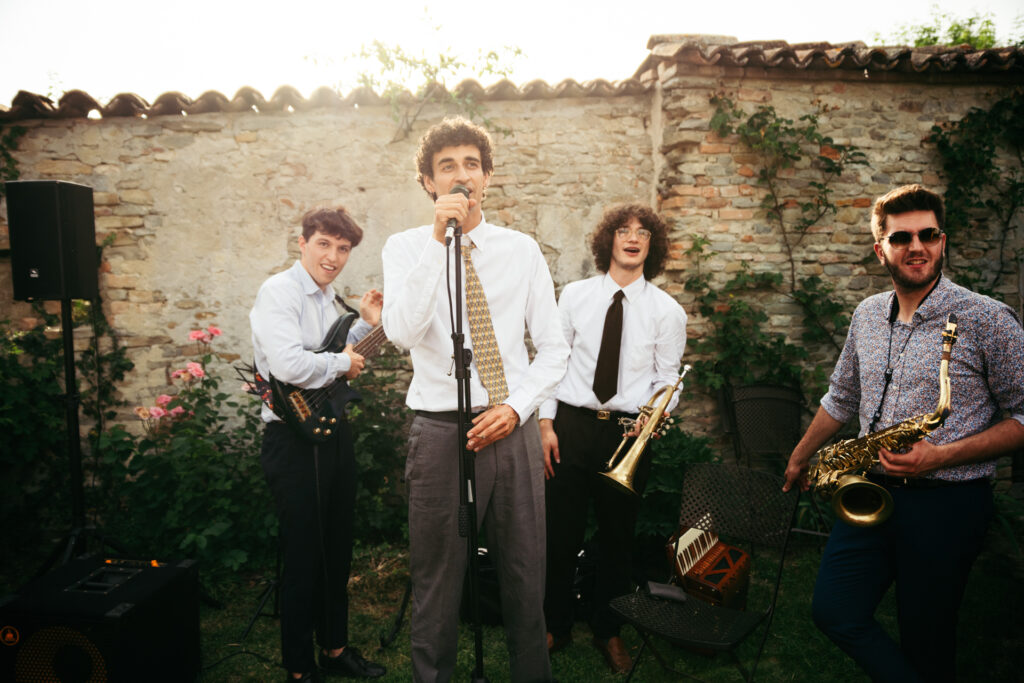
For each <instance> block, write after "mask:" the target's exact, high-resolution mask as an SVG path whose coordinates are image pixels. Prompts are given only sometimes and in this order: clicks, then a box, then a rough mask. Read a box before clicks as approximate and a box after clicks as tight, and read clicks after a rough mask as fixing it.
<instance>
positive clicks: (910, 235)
mask: <svg viewBox="0 0 1024 683" xmlns="http://www.w3.org/2000/svg"><path fill="white" fill-rule="evenodd" d="M914 235H917V239H919V240H921V244H923V245H925V246H931V245H932V244H935V243H936V242H938V241H939V238H940V237H942V231H941V230H939V229H938V228H924V229H923V230H918V231H917V232H910V231H909V230H897V231H896V232H894V233H892V234H889V235H885V236H884V237H882V238H881V239H880V240H879V242H881V241H882V240H889V246H890V247H892V248H893V249H906V248H907V247H909V246H910V243H911V242H913V241H914Z"/></svg>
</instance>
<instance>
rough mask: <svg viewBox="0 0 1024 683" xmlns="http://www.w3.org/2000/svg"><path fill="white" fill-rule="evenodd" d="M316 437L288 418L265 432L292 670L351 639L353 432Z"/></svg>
mask: <svg viewBox="0 0 1024 683" xmlns="http://www.w3.org/2000/svg"><path fill="white" fill-rule="evenodd" d="M337 432H338V433H337V436H336V437H335V438H333V439H331V440H330V441H328V442H327V443H323V444H319V445H315V444H312V443H310V442H308V441H306V440H304V439H302V438H300V437H298V436H297V435H295V433H294V432H292V430H291V429H290V428H289V427H288V426H287V425H285V424H284V423H280V422H272V423H269V424H267V426H266V429H265V431H264V432H263V452H262V455H261V456H260V463H261V464H262V465H263V473H264V474H265V475H266V478H267V484H268V485H269V486H270V493H271V495H272V496H273V498H274V503H275V505H276V507H277V515H278V520H279V521H280V541H281V556H282V558H283V560H284V567H283V569H282V575H281V656H282V659H283V661H284V667H285V669H287V670H288V671H291V672H301V673H306V672H309V671H313V670H314V669H315V667H316V663H315V659H314V649H313V633H314V630H315V632H316V640H317V643H318V644H319V645H320V647H322V648H325V649H335V648H339V647H344V646H345V645H347V644H348V577H349V572H350V570H351V567H352V523H353V515H354V510H355V498H356V478H355V457H354V454H353V450H352V434H351V431H350V430H349V426H348V423H347V422H342V423H340V425H339V429H338V430H337Z"/></svg>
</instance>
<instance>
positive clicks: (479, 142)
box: [416, 116, 494, 199]
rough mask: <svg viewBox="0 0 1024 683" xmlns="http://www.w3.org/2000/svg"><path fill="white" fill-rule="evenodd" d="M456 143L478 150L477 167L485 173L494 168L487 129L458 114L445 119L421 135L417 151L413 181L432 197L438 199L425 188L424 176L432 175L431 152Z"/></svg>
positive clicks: (432, 156)
mask: <svg viewBox="0 0 1024 683" xmlns="http://www.w3.org/2000/svg"><path fill="white" fill-rule="evenodd" d="M459 145H473V146H475V147H476V148H477V149H478V150H480V166H481V168H482V169H483V172H484V174H488V173H491V172H492V171H493V170H494V157H493V156H492V148H491V136H490V135H488V134H487V131H486V130H484V129H483V128H482V127H480V126H478V125H476V124H475V123H473V122H472V121H470V120H469V119H466V118H463V117H461V116H454V117H451V118H446V119H444V120H443V121H441V122H440V123H436V124H434V125H433V126H431V127H430V130H428V131H427V132H426V133H424V134H423V137H422V138H420V147H419V149H418V150H416V181H417V182H418V183H419V184H420V186H421V187H422V188H423V189H424V191H425V192H426V193H427V194H428V195H430V198H431V199H437V195H436V194H434V193H433V192H431V191H430V190H428V189H427V186H426V185H425V184H424V183H423V179H424V178H431V179H432V178H433V177H434V155H435V154H437V153H438V152H440V151H441V150H442V149H444V148H445V147H458V146H459Z"/></svg>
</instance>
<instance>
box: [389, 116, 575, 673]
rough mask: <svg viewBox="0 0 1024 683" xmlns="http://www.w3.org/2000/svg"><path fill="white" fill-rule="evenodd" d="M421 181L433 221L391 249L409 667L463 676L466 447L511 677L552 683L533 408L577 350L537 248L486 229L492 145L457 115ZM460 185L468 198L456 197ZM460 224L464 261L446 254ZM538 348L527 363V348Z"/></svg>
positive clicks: (422, 163)
mask: <svg viewBox="0 0 1024 683" xmlns="http://www.w3.org/2000/svg"><path fill="white" fill-rule="evenodd" d="M417 170H418V180H419V182H420V184H421V185H422V186H423V189H424V190H426V192H427V194H428V195H430V197H431V199H432V200H433V201H434V221H433V224H431V225H424V226H421V227H419V228H413V229H411V230H407V231H405V232H402V233H399V234H397V235H394V236H392V237H391V238H390V239H388V241H387V243H386V244H385V245H384V251H383V254H382V256H383V261H384V290H385V291H386V292H387V293H388V296H387V299H386V300H385V302H384V310H383V314H382V320H383V323H384V330H385V332H386V333H387V335H388V339H390V340H391V341H392V342H394V343H395V344H398V345H399V346H402V347H404V348H407V349H409V350H410V352H411V356H412V363H413V379H412V382H411V383H410V385H409V393H408V397H407V399H406V402H407V403H408V405H409V407H410V408H412V409H413V410H415V411H416V417H415V419H414V420H413V424H412V428H411V430H410V434H409V453H408V458H407V461H406V468H405V476H406V480H407V482H408V486H409V541H410V546H411V551H410V571H411V574H412V584H413V601H412V623H411V640H412V665H413V679H414V680H416V681H431V682H434V681H447V680H449V679H450V678H451V677H452V673H453V671H454V669H455V656H456V649H457V641H458V613H459V609H458V608H459V601H460V599H461V596H462V585H463V579H464V576H465V570H466V565H467V561H468V549H467V543H466V539H465V538H463V537H461V536H459V525H458V510H459V504H460V496H459V493H460V491H459V485H460V481H459V474H458V473H459V460H458V458H459V452H460V441H461V440H463V439H466V440H467V441H466V442H465V443H466V444H467V447H468V448H469V450H471V451H473V452H475V453H476V460H475V469H476V501H475V502H476V508H477V519H478V522H480V523H482V524H484V525H485V528H486V531H487V546H488V548H489V550H490V553H491V555H492V557H494V559H495V565H496V567H497V570H498V580H499V583H500V585H501V603H502V616H503V620H504V625H505V629H506V633H507V644H508V651H509V660H510V666H511V678H512V680H513V681H524V682H525V681H546V680H549V679H550V678H551V667H550V663H549V660H548V652H547V646H546V642H545V633H546V630H545V626H544V613H543V599H544V564H545V559H544V549H545V545H544V455H543V452H542V450H541V442H540V433H539V430H538V427H537V420H536V418H535V417H534V411H535V410H536V409H537V407H538V406H539V405H540V403H541V401H542V400H544V398H546V397H547V395H548V394H549V393H550V392H551V390H552V389H553V388H554V387H555V385H556V384H557V383H558V381H559V380H560V379H561V377H562V375H563V373H564V372H565V363H566V358H567V356H568V354H569V348H568V346H567V345H566V343H565V339H564V338H563V336H562V331H561V329H560V327H559V324H558V309H557V305H556V303H555V295H554V286H553V284H552V282H551V275H550V273H549V271H548V267H547V264H546V263H545V261H544V257H543V255H542V254H541V251H540V248H539V247H538V246H537V243H536V242H534V241H533V239H531V238H530V237H527V236H526V235H524V234H523V233H520V232H516V231H515V230H510V229H507V228H503V227H499V226H497V225H494V224H492V223H488V222H487V221H486V220H485V218H484V215H483V213H482V211H481V202H482V201H483V198H484V191H485V190H486V189H487V185H488V183H489V182H490V181H491V176H492V173H493V171H494V165H493V159H492V156H491V140H490V137H489V136H488V135H487V132H486V131H484V130H483V129H482V128H480V127H479V126H477V125H475V124H473V123H471V122H469V121H467V120H465V119H462V118H453V119H445V120H444V121H442V122H441V123H439V124H436V125H435V126H433V127H432V128H431V129H430V130H428V131H427V132H426V134H425V135H424V136H423V138H422V139H421V140H420V147H419V151H418V153H417ZM456 185H462V186H464V187H465V188H466V189H468V190H469V196H468V197H467V196H465V195H463V194H461V193H459V192H453V188H454V187H455V186H456ZM452 219H454V220H455V223H456V224H457V225H458V226H460V227H461V229H462V234H463V235H464V237H463V239H462V254H463V258H462V263H456V262H455V260H454V249H452V248H451V247H446V246H445V230H446V227H447V226H448V223H449V221H450V220H452ZM456 268H461V269H462V271H463V275H462V282H463V283H464V287H465V300H466V302H468V304H469V305H468V306H464V307H463V312H462V317H463V320H465V321H467V323H468V324H467V325H466V327H467V328H468V329H467V330H465V331H466V332H468V334H467V335H466V340H465V346H466V347H467V348H470V349H472V355H473V361H472V364H471V365H470V368H469V370H470V374H471V381H470V399H471V401H472V403H471V404H470V405H468V406H467V409H468V410H470V411H471V419H472V427H471V428H470V429H469V431H468V433H467V434H458V433H457V423H456V419H457V415H456V412H457V407H458V388H457V384H456V382H457V379H456V378H455V376H454V373H453V372H452V367H453V361H452V351H453V344H452V322H451V321H452V319H453V318H454V314H453V312H451V311H450V309H449V291H451V292H454V274H455V269H456ZM527 330H528V331H529V333H530V338H531V339H532V342H533V345H534V347H535V348H536V355H535V356H534V359H533V362H530V358H529V354H528V353H527V348H526V344H525V342H524V333H525V332H526V331H527Z"/></svg>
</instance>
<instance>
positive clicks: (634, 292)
mask: <svg viewBox="0 0 1024 683" xmlns="http://www.w3.org/2000/svg"><path fill="white" fill-rule="evenodd" d="M646 287H647V280H646V279H645V278H644V276H643V275H641V276H640V277H638V278H637V279H635V280H633V281H632V282H630V283H629V284H628V285H626V286H625V287H619V284H618V283H617V282H615V280H613V279H612V276H611V275H609V274H608V273H605V274H604V278H602V279H601V290H602V291H603V292H604V293H605V294H607V295H608V298H609V299H611V298H612V297H613V296H615V292H617V291H619V290H620V289H621V290H622V292H623V293H624V294H625V295H626V301H629V302H632V301H635V300H636V298H637V297H639V296H640V295H641V294H642V293H643V291H644V289H645V288H646Z"/></svg>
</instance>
